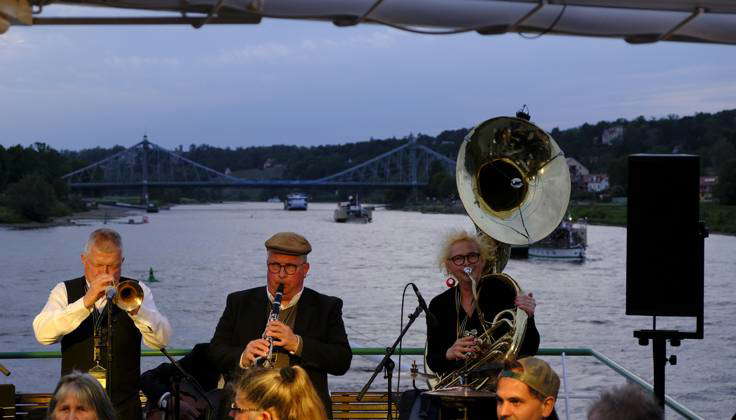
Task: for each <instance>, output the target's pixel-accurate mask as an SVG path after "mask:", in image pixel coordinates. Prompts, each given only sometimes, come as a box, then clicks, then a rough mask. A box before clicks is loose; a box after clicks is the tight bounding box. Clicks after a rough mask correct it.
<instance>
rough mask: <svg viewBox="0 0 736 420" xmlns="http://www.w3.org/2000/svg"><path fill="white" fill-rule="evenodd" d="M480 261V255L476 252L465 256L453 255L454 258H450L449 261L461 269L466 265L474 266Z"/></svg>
mask: <svg viewBox="0 0 736 420" xmlns="http://www.w3.org/2000/svg"><path fill="white" fill-rule="evenodd" d="M478 260H480V254H479V253H477V252H471V253H470V254H465V255H455V256H454V257H450V261H452V263H453V264H455V265H456V266H458V267H462V266H464V265H465V264H466V262H467V264H475V263H477V262H478Z"/></svg>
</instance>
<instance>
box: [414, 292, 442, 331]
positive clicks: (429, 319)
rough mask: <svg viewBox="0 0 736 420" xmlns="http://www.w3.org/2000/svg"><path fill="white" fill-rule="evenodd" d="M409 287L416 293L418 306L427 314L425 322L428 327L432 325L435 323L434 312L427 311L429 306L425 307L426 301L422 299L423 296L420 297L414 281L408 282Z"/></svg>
mask: <svg viewBox="0 0 736 420" xmlns="http://www.w3.org/2000/svg"><path fill="white" fill-rule="evenodd" d="M410 284H411V288H412V289H414V294H415V295H417V300H418V301H419V307H420V308H422V310H423V311H424V314H425V315H426V316H427V323H428V324H429V326H430V327H434V326H436V325H437V318H435V317H434V314H433V313H432V312H429V308H428V307H427V302H425V301H424V298H423V297H422V294H421V293H419V288H417V285H416V284H414V283H410Z"/></svg>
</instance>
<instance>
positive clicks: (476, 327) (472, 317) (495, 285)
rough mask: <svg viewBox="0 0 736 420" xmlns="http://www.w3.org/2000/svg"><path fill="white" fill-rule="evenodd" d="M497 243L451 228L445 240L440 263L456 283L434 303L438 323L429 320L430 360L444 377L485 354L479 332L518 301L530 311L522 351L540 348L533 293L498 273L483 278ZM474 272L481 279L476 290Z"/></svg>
mask: <svg viewBox="0 0 736 420" xmlns="http://www.w3.org/2000/svg"><path fill="white" fill-rule="evenodd" d="M481 238H482V239H481ZM495 247H496V242H495V241H494V240H493V239H491V238H489V237H487V236H483V237H478V236H476V235H473V234H470V233H468V232H465V231H455V232H451V233H450V234H448V235H447V236H446V237H445V239H444V241H443V244H442V248H441V251H440V255H439V266H440V268H441V269H442V270H443V271H444V272H445V273H447V274H449V275H450V276H451V278H452V279H453V280H454V281H455V282H456V283H457V285H456V287H452V288H450V289H449V290H447V291H445V292H443V293H441V294H439V295H438V296H436V297H435V298H434V299H432V301H431V303H430V304H429V311H430V312H431V313H432V314H433V315H434V318H435V319H436V320H437V323H436V324H435V325H430V324H429V322H428V325H427V364H428V365H429V367H430V369H432V370H433V371H434V372H435V373H436V374H437V375H439V376H440V377H442V376H443V375H447V374H448V373H450V372H453V371H455V370H457V369H460V368H461V367H463V365H464V362H465V361H466V360H468V359H471V358H477V357H479V356H482V354H480V353H482V352H483V351H484V348H485V347H484V345H483V343H481V342H479V340H478V338H476V337H477V336H480V335H481V334H482V333H483V331H484V330H485V327H487V326H488V325H489V323H490V322H492V321H493V319H494V317H495V316H496V314H498V313H499V312H501V311H504V310H507V309H514V308H516V307H518V308H520V309H522V310H523V311H524V312H526V314H528V318H527V319H526V324H525V331H524V337H523V341H522V342H521V344H520V348H519V352H518V356H519V357H521V356H526V355H533V354H535V353H536V352H537V349H538V348H539V332H538V331H537V328H536V326H535V324H534V308H535V301H534V298H533V297H532V294H531V293H530V294H528V295H519V296H517V291H516V290H515V288H514V287H513V286H512V285H511V284H509V283H508V282H505V281H502V280H500V279H499V278H498V277H494V276H486V277H484V278H482V275H483V274H484V270H485V269H486V267H487V266H491V265H492V264H488V263H489V262H493V259H494V258H496V257H495ZM471 278H472V279H474V280H475V281H476V285H475V293H474V291H473V289H474V287H473V280H471ZM476 293H477V300H476ZM476 306H477V307H476ZM479 309H480V311H479ZM481 320H484V321H485V323H484V325H481V324H482V323H481ZM495 335H496V334H494V336H495Z"/></svg>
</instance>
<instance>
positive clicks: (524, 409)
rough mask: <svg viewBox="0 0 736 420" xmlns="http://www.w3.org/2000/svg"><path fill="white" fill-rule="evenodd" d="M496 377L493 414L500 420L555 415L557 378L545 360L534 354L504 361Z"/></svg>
mask: <svg viewBox="0 0 736 420" xmlns="http://www.w3.org/2000/svg"><path fill="white" fill-rule="evenodd" d="M498 378H499V379H498V387H497V389H496V414H497V415H498V418H499V419H500V420H504V419H514V420H540V419H545V418H552V419H554V418H557V414H556V413H555V402H556V401H557V392H558V391H559V389H560V378H559V377H558V376H557V374H556V373H555V371H554V370H552V368H551V367H550V366H549V365H548V364H547V362H545V361H544V360H542V359H537V358H536V357H525V358H523V359H519V360H516V361H512V362H507V363H506V364H505V366H504V370H503V371H501V373H500V374H499V376H498Z"/></svg>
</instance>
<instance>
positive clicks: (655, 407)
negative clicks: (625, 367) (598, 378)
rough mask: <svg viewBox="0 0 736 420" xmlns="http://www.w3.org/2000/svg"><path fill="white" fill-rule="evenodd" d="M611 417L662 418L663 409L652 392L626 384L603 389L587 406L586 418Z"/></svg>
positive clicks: (632, 419) (609, 418) (610, 418)
mask: <svg viewBox="0 0 736 420" xmlns="http://www.w3.org/2000/svg"><path fill="white" fill-rule="evenodd" d="M612 419H628V420H663V419H664V411H663V410H662V407H660V406H659V404H658V403H657V400H656V399H655V398H654V396H653V395H652V394H650V393H648V392H645V391H644V390H643V389H642V388H641V387H640V386H638V385H634V384H626V385H622V386H619V387H614V388H611V389H609V390H608V391H604V392H603V393H601V396H600V397H599V398H598V400H597V401H595V402H594V403H593V404H592V405H591V406H590V408H588V420H612Z"/></svg>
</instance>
